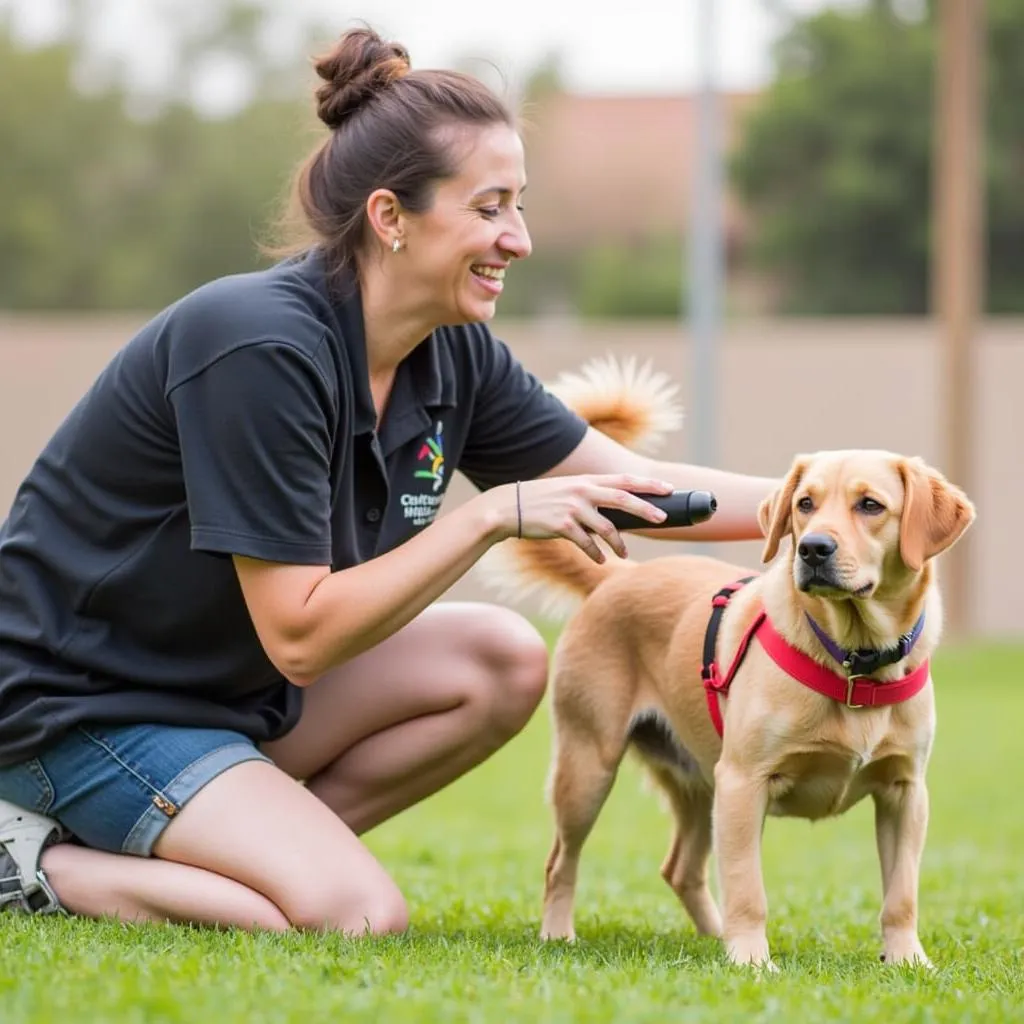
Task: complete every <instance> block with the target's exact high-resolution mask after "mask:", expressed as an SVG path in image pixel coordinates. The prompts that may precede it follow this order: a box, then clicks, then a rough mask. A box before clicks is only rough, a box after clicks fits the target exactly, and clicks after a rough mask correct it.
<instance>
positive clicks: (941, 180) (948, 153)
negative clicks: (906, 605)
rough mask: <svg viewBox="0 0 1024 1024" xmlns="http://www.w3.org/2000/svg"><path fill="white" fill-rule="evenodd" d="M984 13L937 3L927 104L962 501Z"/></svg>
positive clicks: (979, 272)
mask: <svg viewBox="0 0 1024 1024" xmlns="http://www.w3.org/2000/svg"><path fill="white" fill-rule="evenodd" d="M984 7H985V0H942V2H941V3H940V4H939V9H938V59H937V63H936V72H935V83H934V87H935V104H934V113H935V120H934V130H935V147H934V151H933V153H934V167H935V178H934V193H933V197H932V202H933V208H932V210H933V212H932V216H933V221H934V232H933V250H932V308H933V312H934V314H935V316H936V318H937V326H938V330H939V334H940V336H941V340H942V343H943V344H942V350H943V362H942V365H943V373H942V375H941V382H940V388H941V390H940V394H939V396H938V406H939V408H940V409H941V410H942V411H943V414H944V417H945V422H944V424H943V427H944V431H945V438H944V440H945V456H944V461H945V465H944V466H943V469H944V470H945V473H946V475H947V476H948V477H949V478H950V479H951V480H952V481H953V482H954V483H956V484H959V485H960V486H961V487H963V488H964V489H965V490H966V491H967V492H968V493H970V491H971V487H972V484H973V482H974V474H973V473H972V471H971V467H972V462H973V454H974V424H975V409H974V381H975V371H974V363H975V360H974V353H973V350H972V342H973V341H974V337H975V335H976V333H977V321H978V317H979V314H980V313H981V311H982V310H983V308H984V280H985V231H984V208H983V197H984V184H983V167H984V148H985V139H984V134H985V133H984V120H985V102H984V82H983V79H984V50H985V43H984V23H985V17H984V13H985V12H984ZM972 549H973V544H972V542H971V534H970V532H968V533H967V534H966V535H965V536H964V537H963V538H962V539H961V540H960V541H959V542H958V543H957V544H956V546H955V547H954V548H953V549H952V550H951V551H949V552H948V553H947V554H946V555H945V556H944V558H943V566H942V576H943V596H944V602H945V610H946V621H947V625H948V629H949V632H950V633H951V634H960V635H963V634H964V633H966V632H967V631H968V630H969V628H970V620H971V615H970V610H971V596H972V595H971V586H970V567H971V551H972Z"/></svg>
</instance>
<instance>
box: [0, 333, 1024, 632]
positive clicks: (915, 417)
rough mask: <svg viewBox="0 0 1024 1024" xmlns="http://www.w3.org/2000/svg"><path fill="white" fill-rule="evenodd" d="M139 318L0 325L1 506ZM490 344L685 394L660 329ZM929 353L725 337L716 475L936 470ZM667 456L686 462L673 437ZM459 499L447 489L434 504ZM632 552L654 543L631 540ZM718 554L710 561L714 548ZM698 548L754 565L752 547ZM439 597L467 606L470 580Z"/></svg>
mask: <svg viewBox="0 0 1024 1024" xmlns="http://www.w3.org/2000/svg"><path fill="white" fill-rule="evenodd" d="M142 319H143V318H142V317H141V316H126V317H111V316H104V317H89V316H81V317H74V318H66V319H55V318H49V319H43V318H37V317H14V316H0V428H2V435H0V436H2V440H0V508H6V507H7V505H8V504H9V503H10V500H11V498H12V496H13V493H14V490H15V488H16V486H17V484H18V481H19V480H20V478H21V476H22V475H23V474H24V472H25V471H26V470H27V469H28V467H29V465H30V463H31V460H32V458H33V456H34V454H35V452H36V451H37V450H38V448H39V447H40V446H41V445H42V444H43V443H44V442H45V440H46V438H47V435H48V434H49V432H50V431H51V430H52V429H53V428H54V427H55V426H56V424H57V423H58V422H59V421H60V418H61V417H62V416H63V415H64V414H65V412H66V411H67V410H68V408H69V407H70V406H71V404H72V403H73V402H74V401H75V399H76V398H77V397H78V396H79V395H80V394H81V393H82V391H83V390H84V389H85V388H86V387H87V386H88V384H89V382H90V381H91V379H92V377H93V375H94V374H95V373H96V372H97V371H98V370H99V369H100V368H101V367H102V366H103V364H104V363H105V362H106V360H107V359H108V358H109V357H110V355H111V354H112V353H113V352H114V351H115V350H116V349H117V348H118V347H119V346H120V345H121V344H122V343H123V342H124V341H125V340H127V338H128V337H129V336H130V334H131V332H132V330H134V329H135V327H137V326H138V325H139V324H140V323H141V322H142ZM497 330H498V332H499V333H500V334H501V335H502V337H504V338H505V339H506V340H507V341H508V342H509V343H510V344H511V345H512V347H513V348H514V350H515V351H516V352H517V353H518V354H519V355H520V356H521V357H522V358H523V359H524V361H525V362H526V363H527V364H528V365H529V366H530V367H531V368H532V369H534V370H535V372H537V373H539V374H540V375H541V376H542V377H544V378H550V377H551V376H553V375H554V374H555V373H557V372H558V371H560V370H562V369H566V368H573V367H576V366H578V365H580V363H582V362H583V361H585V360H586V359H587V358H588V357H590V356H592V355H596V354H600V353H605V352H609V351H614V352H618V353H622V354H636V355H637V356H639V357H640V358H641V359H647V358H650V359H652V360H653V362H654V364H655V366H656V367H657V368H659V369H662V370H665V371H666V372H668V373H669V374H670V375H671V376H672V377H674V378H675V379H677V380H679V381H680V383H682V384H683V385H684V389H683V396H684V400H685V401H687V403H688V402H689V395H688V392H687V391H686V389H685V381H686V376H687V372H688V370H689V353H688V350H687V346H686V341H685V338H684V337H683V335H682V333H681V332H680V331H679V330H677V329H676V328H675V327H674V326H673V325H671V324H669V325H659V326H650V325H615V326H612V325H596V326H572V325H555V324H550V325H549V324H527V323H499V324H498V325H497ZM941 365H942V364H941V351H940V350H939V347H938V342H937V337H936V333H935V331H934V329H933V328H932V327H931V326H930V325H929V324H928V323H927V322H925V321H889V320H878V321H875V320H871V321H863V320H862V321H846V320H840V321H822V320H814V321H792V320H772V321H767V322H750V323H744V324H741V325H735V326H731V327H730V328H729V329H728V331H727V332H726V335H725V337H724V338H723V343H722V352H721V387H720V395H719V402H718V423H719V427H720V460H719V461H720V464H722V465H724V466H727V467H729V468H735V469H740V470H747V471H750V472H754V473H765V474H772V475H778V474H781V473H782V472H784V471H785V469H786V467H787V465H788V463H789V460H790V459H791V457H792V455H793V454H794V453H796V452H800V451H807V450H815V449H818V448H836V447H884V448H889V449H892V450H896V451H900V452H905V453H907V454H918V455H921V456H923V457H924V458H926V459H928V460H929V461H932V462H935V463H936V464H937V465H939V466H940V468H941V467H942V462H943V451H942V436H941V430H942V411H943V405H944V398H943V395H942V394H941V392H940V390H939V388H940V380H941ZM1022 391H1024V322H1022V321H1013V320H1007V321H996V322H993V323H990V324H988V325H987V326H986V327H985V329H984V331H983V333H982V335H981V337H980V338H979V341H978V344H977V392H976V399H975V401H976V411H977V422H976V428H975V452H976V456H975V462H974V465H973V477H972V479H970V480H969V481H958V482H961V483H966V485H967V486H968V488H969V491H970V494H971V497H972V498H973V499H974V500H975V502H976V503H977V505H978V510H979V517H978V522H977V524H976V527H975V529H974V530H973V531H972V532H971V534H970V535H969V537H970V546H969V550H970V555H971V572H972V586H973V588H974V597H975V600H974V605H973V611H974V617H973V623H972V628H973V630H974V632H976V633H977V634H979V635H988V636H1000V635H1004V636H1005V635H1009V634H1018V635H1024V603H1022V601H1021V598H1020V597H1019V596H1018V594H1019V589H1020V581H1021V580H1022V579H1024V545H1022V544H1021V542H1020V539H1019V534H1018V531H1017V529H1016V525H1017V520H1018V517H1019V516H1020V514H1021V510H1022V509H1024V472H1022V469H1024V455H1022V452H1024V437H1022V436H1021V435H1022V433H1024V431H1022V427H1024V396H1022ZM666 453H667V454H672V455H677V456H678V457H680V458H684V459H685V458H686V457H687V456H688V455H689V449H688V447H687V443H686V437H685V428H684V432H683V433H682V434H680V435H679V436H678V437H676V438H674V439H673V440H672V442H671V446H670V448H669V449H666ZM468 493H469V488H468V486H467V485H466V484H465V482H464V481H463V480H461V479H457V480H456V481H454V483H453V488H452V491H451V494H450V497H449V500H448V501H447V502H446V507H451V505H452V504H453V503H454V502H457V501H460V500H463V499H464V498H465V496H466V495H467V494H468ZM631 548H632V550H633V552H634V553H635V554H637V555H638V556H641V557H645V556H647V555H649V554H650V553H652V552H657V553H661V552H663V551H665V550H668V549H670V546H669V545H666V544H664V543H657V542H653V541H646V542H644V541H639V542H638V541H634V542H633V543H632V545H631ZM716 549H717V550H716ZM702 550H705V551H708V552H709V553H711V552H712V551H713V550H715V551H716V553H721V554H723V555H724V556H725V557H727V558H730V559H734V560H740V561H743V562H746V563H748V564H750V565H752V566H753V567H755V568H756V567H757V565H758V564H759V563H758V555H759V551H760V545H758V544H735V545H714V546H708V545H704V546H703V548H702ZM449 596H450V597H453V598H454V597H477V596H481V591H480V589H479V587H478V586H477V584H476V583H475V581H474V580H473V579H472V578H469V579H466V580H463V581H462V582H461V583H459V584H458V585H457V586H456V587H454V588H453V589H452V590H451V591H450V592H449Z"/></svg>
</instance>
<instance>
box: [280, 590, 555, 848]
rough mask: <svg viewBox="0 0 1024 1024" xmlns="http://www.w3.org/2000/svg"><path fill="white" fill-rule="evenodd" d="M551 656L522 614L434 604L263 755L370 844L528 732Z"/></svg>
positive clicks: (342, 671)
mask: <svg viewBox="0 0 1024 1024" xmlns="http://www.w3.org/2000/svg"><path fill="white" fill-rule="evenodd" d="M547 673H548V655H547V648H546V646H545V644H544V642H543V639H542V638H541V637H540V635H539V634H538V633H537V631H536V630H535V629H534V628H533V627H532V626H530V625H529V623H527V622H526V620H524V619H522V618H521V617H520V616H518V615H516V614H515V613H513V612H511V611H508V610H506V609H504V608H499V607H492V606H489V605H484V604H470V603H458V602H448V603H441V604H437V605H434V606H432V607H431V608H429V609H427V610H426V611H425V612H424V613H423V614H421V615H420V616H419V617H418V618H416V619H415V620H413V621H412V622H411V623H409V625H408V626H406V627H405V628H404V629H403V630H401V631H400V632H398V633H396V634H395V635H394V636H392V637H390V638H389V639H387V640H385V641H384V642H383V643H381V644H378V645H377V646H376V647H375V648H373V649H372V650H370V651H367V652H365V653H364V654H361V655H360V656H359V657H357V658H353V659H352V661H350V662H348V663H346V664H345V665H343V666H341V667H340V668H337V669H334V670H333V671H332V672H330V673H329V674H327V675H325V676H324V677H323V679H321V680H319V681H318V682H316V683H314V684H313V685H312V686H311V687H310V688H309V689H308V691H307V692H306V694H305V707H304V709H303V713H302V718H301V720H300V721H299V724H298V725H297V726H296V727H295V729H294V730H292V732H290V733H289V734H288V735H287V736H285V737H283V738H282V739H280V740H278V741H276V742H274V743H268V744H266V745H265V746H264V748H263V749H264V752H265V753H266V754H268V755H269V756H270V757H272V758H273V759H274V761H275V763H277V764H278V765H279V766H280V767H281V768H282V769H283V770H284V771H286V772H288V773H289V774H291V775H293V776H295V777H296V778H300V779H305V780H306V783H307V786H308V788H309V790H310V792H312V793H314V794H316V796H318V797H319V798H320V799H321V800H323V801H324V803H325V804H327V805H328V806H329V807H330V808H331V809H332V810H333V811H334V812H335V813H336V814H337V815H338V816H339V817H340V818H341V819H342V820H343V821H344V822H346V824H348V825H349V827H350V828H351V829H352V830H353V831H354V832H355V833H356V834H361V833H363V832H365V831H367V830H368V829H370V828H373V827H374V826H375V825H378V824H380V823H381V822H382V821H384V820H386V819H387V818H390V817H391V816H393V815H395V814H397V813H398V812H400V811H402V810H405V809H406V808H407V807H410V806H412V805H413V804H415V803H417V802H419V801H420V800H423V799H424V798H425V797H427V796H430V795H431V794H433V793H436V792H437V791H438V790H440V789H442V788H443V787H445V786H446V785H448V784H449V783H450V782H452V781H454V780H455V779H457V778H458V777H459V776H461V775H463V774H465V773H466V772H467V771H469V770H470V769H471V768H473V767H475V766H476V765H478V764H480V762H482V761H484V760H486V759H487V758H488V757H489V756H490V755H491V754H493V753H494V752H495V751H496V750H498V749H499V748H500V747H502V746H503V745H504V744H505V743H507V742H508V740H509V739H511V738H512V737H513V736H514V735H515V734H516V733H518V732H519V731H520V729H522V727H523V726H524V725H525V724H526V723H527V721H528V720H529V718H530V716H531V714H532V713H533V711H534V710H535V708H536V707H537V704H538V703H539V701H540V699H541V697H542V696H543V693H544V687H545V684H546V682H547Z"/></svg>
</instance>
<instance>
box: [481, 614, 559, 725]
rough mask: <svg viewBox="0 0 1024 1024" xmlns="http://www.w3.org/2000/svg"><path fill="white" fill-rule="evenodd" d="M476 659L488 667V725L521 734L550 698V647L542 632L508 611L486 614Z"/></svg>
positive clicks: (484, 675)
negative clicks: (538, 709) (547, 688)
mask: <svg viewBox="0 0 1024 1024" xmlns="http://www.w3.org/2000/svg"><path fill="white" fill-rule="evenodd" d="M472 635H473V640H474V645H473V646H474V650H473V656H474V658H475V660H476V661H477V663H478V664H479V665H482V666H483V667H484V670H485V671H484V672H483V673H482V680H483V682H482V687H483V692H482V693H481V694H479V699H480V701H481V703H482V704H483V706H484V708H485V713H486V715H487V718H488V723H487V724H488V725H489V727H490V728H491V729H493V730H495V731H496V732H497V733H498V734H500V735H501V736H502V737H505V738H508V737H511V736H513V735H515V734H516V733H517V732H519V730H520V729H522V728H523V726H525V725H526V723H527V722H528V721H529V720H530V717H531V716H532V715H533V713H534V711H535V710H536V709H537V705H538V704H540V702H541V700H542V699H543V697H544V691H545V689H546V687H547V681H548V648H547V644H546V643H545V642H544V638H543V637H542V636H541V635H540V633H539V632H538V631H537V629H536V628H535V627H534V626H532V625H531V624H530V623H529V622H528V621H527V620H526V619H524V618H523V617H522V616H520V615H518V614H516V613H515V612H513V611H510V610H509V609H505V608H493V609H490V610H489V611H488V613H487V614H485V615H481V617H480V621H479V622H478V623H477V625H476V628H475V629H474V630H473V633H472Z"/></svg>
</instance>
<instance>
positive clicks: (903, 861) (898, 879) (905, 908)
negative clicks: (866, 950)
mask: <svg viewBox="0 0 1024 1024" xmlns="http://www.w3.org/2000/svg"><path fill="white" fill-rule="evenodd" d="M927 831H928V789H927V786H926V785H925V781H924V779H914V780H911V781H910V782H907V783H905V784H903V785H901V786H892V787H889V788H888V789H886V790H885V791H883V792H880V793H877V794H875V837H876V841H877V844H878V857H879V861H880V862H881V868H882V891H883V902H882V914H881V924H882V942H883V950H884V952H883V954H882V959H883V960H884V961H885V962H886V963H887V964H901V963H920V964H924V965H925V966H928V967H930V966H931V961H930V960H929V959H928V957H927V956H926V955H925V952H924V949H923V948H922V946H921V942H920V939H919V938H918V934H917V897H918V885H919V877H920V866H921V856H922V854H923V853H924V844H925V836H926V834H927Z"/></svg>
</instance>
